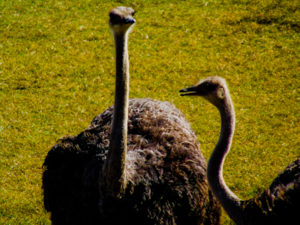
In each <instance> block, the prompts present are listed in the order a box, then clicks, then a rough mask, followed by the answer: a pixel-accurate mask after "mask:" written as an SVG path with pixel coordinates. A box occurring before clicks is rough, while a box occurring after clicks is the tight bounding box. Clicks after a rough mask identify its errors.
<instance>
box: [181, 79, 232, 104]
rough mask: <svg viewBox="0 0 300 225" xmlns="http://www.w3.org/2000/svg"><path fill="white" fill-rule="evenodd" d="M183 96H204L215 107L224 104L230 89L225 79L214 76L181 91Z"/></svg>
mask: <svg viewBox="0 0 300 225" xmlns="http://www.w3.org/2000/svg"><path fill="white" fill-rule="evenodd" d="M180 92H181V93H182V94H181V96H187V95H188V96H202V97H204V98H205V99H207V100H208V101H209V102H211V103H212V104H214V105H215V106H217V107H218V106H220V105H223V104H224V101H225V97H226V96H227V93H226V92H228V89H227V85H226V82H225V80H224V79H223V78H221V77H218V76H214V77H208V78H206V79H204V80H200V81H199V82H198V83H197V84H196V85H194V86H192V87H188V88H184V89H181V90H180Z"/></svg>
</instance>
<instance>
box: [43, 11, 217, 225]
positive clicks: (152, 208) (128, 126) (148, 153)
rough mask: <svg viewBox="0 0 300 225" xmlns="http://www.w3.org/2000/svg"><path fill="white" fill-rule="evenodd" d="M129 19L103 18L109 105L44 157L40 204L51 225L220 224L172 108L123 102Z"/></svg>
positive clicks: (194, 151) (195, 148)
mask: <svg viewBox="0 0 300 225" xmlns="http://www.w3.org/2000/svg"><path fill="white" fill-rule="evenodd" d="M133 14H134V11H133V9H131V8H127V7H117V8H115V9H113V10H111V11H110V14H109V15H110V22H109V23H110V27H111V29H112V32H113V35H114V39H115V47H116V90H115V104H114V106H113V107H110V108H108V109H107V110H105V111H104V112H103V113H102V114H101V115H98V116H96V117H95V118H94V119H93V121H92V123H91V124H90V126H89V127H88V128H87V129H86V130H84V131H83V132H82V133H80V134H79V135H77V136H74V137H66V138H63V139H62V140H60V142H59V143H57V144H56V145H55V146H54V147H53V148H52V149H51V150H50V151H49V153H48V155H47V157H46V159H45V162H44V168H45V171H44V173H43V188H44V204H45V208H46V209H47V210H48V211H49V212H51V220H52V222H53V224H105V225H110V224H113V225H117V224H130V225H132V224H137V225H138V224H139V225H141V224H143V225H171V224H172V225H183V224H184V225H185V224H190V225H193V224H194V225H200V224H205V225H208V224H219V221H220V205H219V203H218V202H217V201H216V199H215V198H214V196H213V194H212V193H211V191H210V190H209V187H208V182H207V179H206V162H205V160H204V158H203V156H202V154H201V152H200V150H199V144H198V142H197V138H196V135H195V134H194V132H193V131H192V129H191V128H190V125H189V124H188V122H187V121H186V119H185V118H184V116H183V115H182V113H181V112H180V111H179V110H178V109H176V108H175V107H174V106H173V105H172V104H170V103H168V102H160V101H156V100H152V99H131V100H128V92H129V85H128V84H129V62H128V52H127V39H128V33H129V31H130V28H131V27H132V25H133V23H134V22H135V20H134V19H133Z"/></svg>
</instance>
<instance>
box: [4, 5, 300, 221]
mask: <svg viewBox="0 0 300 225" xmlns="http://www.w3.org/2000/svg"><path fill="white" fill-rule="evenodd" d="M119 5H126V6H131V7H133V8H134V9H136V10H137V13H136V15H135V18H136V20H137V23H136V26H135V27H134V28H133V31H132V33H131V35H130V40H129V55H130V72H131V83H130V88H131V89H130V97H151V98H155V99H158V100H165V101H170V102H172V103H173V104H175V105H176V106H177V107H178V108H179V109H180V110H182V111H183V113H184V114H185V115H186V117H187V118H188V120H189V121H190V122H191V124H192V127H193V129H194V130H195V132H196V133H197V135H198V138H199V141H200V143H201V150H202V152H203V154H204V156H205V158H206V159H208V158H209V155H210V153H211V152H212V150H213V147H214V145H215V143H216V141H217V138H218V135H219V128H220V118H219V115H218V112H217V110H216V109H215V108H214V107H213V106H211V105H210V104H209V103H207V102H206V101H204V100H202V99H200V98H182V97H180V96H179V94H178V91H179V89H181V88H184V87H187V86H190V85H192V84H194V83H196V82H197V81H198V80H199V79H202V78H205V77H207V76H212V75H219V76H222V77H224V78H225V79H226V80H227V82H228V86H229V88H230V92H231V95H232V99H233V101H234V104H235V108H236V117H237V125H236V133H235V137H234V141H233V147H232V151H231V153H230V154H229V156H228V157H227V159H226V162H225V168H224V173H225V174H224V176H225V179H226V181H227V183H228V185H229V186H230V188H232V190H233V191H234V192H235V193H236V194H237V195H238V196H240V197H241V198H251V197H252V196H254V195H255V194H256V193H258V192H260V191H261V190H263V189H264V188H266V187H268V185H269V184H270V183H271V181H272V180H273V179H274V178H275V177H276V175H277V174H278V173H279V172H280V171H281V170H282V169H284V168H285V167H286V165H288V163H289V162H291V161H292V160H294V159H295V158H296V157H297V156H299V155H300V149H299V136H298V135H299V132H300V127H299V111H300V104H299V99H300V96H299V88H300V81H299V71H300V5H299V1H297V0H291V1H288V0H282V1H279V0H277V1H276V0H268V1H247V0H230V1H221V0H211V1H209V0H207V1H192V0H188V1H175V0H173V1H169V0H168V1H167V0H164V1H156V0H152V1H146V0H144V1H97V0H76V1H42V0H32V1H25V0H2V1H0V149H1V151H0V178H1V179H0V224H50V221H49V215H48V214H47V213H46V212H45V210H44V209H43V200H42V199H43V197H42V190H41V174H42V164H43V160H44V158H45V156H46V154H47V152H48V151H49V150H50V148H51V146H53V145H54V144H55V142H56V140H57V139H59V138H60V137H62V136H65V135H75V134H78V133H79V132H80V131H82V130H83V129H85V128H86V127H87V126H88V125H89V123H90V121H91V120H92V119H93V118H94V116H95V115H97V114H99V113H101V112H102V111H104V110H105V109H106V108H107V107H109V106H110V105H112V104H113V93H114V49H113V47H114V45H113V44H114V43H113V38H112V34H111V32H110V30H109V28H108V11H109V10H110V9H111V8H113V7H115V6H119ZM223 224H226V225H228V224H232V222H230V220H229V219H228V217H227V216H226V215H224V218H223Z"/></svg>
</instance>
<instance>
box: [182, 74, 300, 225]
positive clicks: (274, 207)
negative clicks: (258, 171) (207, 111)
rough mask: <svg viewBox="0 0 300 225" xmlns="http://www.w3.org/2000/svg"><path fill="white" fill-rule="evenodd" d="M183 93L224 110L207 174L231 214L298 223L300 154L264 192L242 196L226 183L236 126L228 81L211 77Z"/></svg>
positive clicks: (243, 220) (248, 223) (244, 220)
mask: <svg viewBox="0 0 300 225" xmlns="http://www.w3.org/2000/svg"><path fill="white" fill-rule="evenodd" d="M180 92H182V93H183V94H182V95H183V96H184V95H189V96H191V95H192V96H193V95H195V96H202V97H204V98H205V99H207V100H208V101H209V102H211V103H212V104H213V105H215V106H216V107H217V108H218V110H219V112H220V114H221V123H222V124H221V134H220V138H219V141H218V143H217V145H216V147H215V149H214V151H213V153H212V155H211V157H210V159H209V162H208V168H207V178H208V182H209V185H210V187H211V189H212V191H213V193H214V195H215V196H216V197H217V198H218V199H219V201H220V202H221V204H222V206H223V208H224V209H225V210H226V211H227V213H228V215H229V216H230V217H231V219H232V220H234V221H235V222H236V223H237V224H241V225H267V224H270V225H282V224H295V223H297V222H295V221H298V216H299V215H298V214H299V210H300V158H298V159H297V160H295V161H294V162H292V163H291V164H290V165H289V166H288V167H287V168H286V169H285V170H284V171H283V172H282V173H281V174H279V175H278V177H277V178H276V179H275V180H274V181H273V182H272V184H271V185H270V187H269V188H268V189H267V190H265V191H264V192H263V193H261V194H259V195H258V196H255V197H254V198H252V199H249V200H241V199H239V198H238V197H237V196H236V195H235V194H234V193H233V192H232V191H231V190H230V189H229V188H228V187H227V185H226V184H225V181H224V179H223V171H222V170H223V164H224V160H225V157H226V155H227V154H228V152H229V150H230V146H231V142H232V138H233V133H234V126H235V113H234V107H233V104H232V101H231V98H230V94H229V90H228V88H227V86H226V82H225V80H224V79H223V78H221V77H217V76H215V77H209V78H207V79H205V80H202V81H200V82H199V83H198V84H197V85H195V86H192V87H190V88H186V89H182V90H181V91H180Z"/></svg>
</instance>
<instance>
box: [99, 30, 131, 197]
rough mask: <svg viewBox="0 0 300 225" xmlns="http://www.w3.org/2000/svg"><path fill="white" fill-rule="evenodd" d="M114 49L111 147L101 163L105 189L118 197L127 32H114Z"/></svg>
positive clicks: (121, 178) (123, 144)
mask: <svg viewBox="0 0 300 225" xmlns="http://www.w3.org/2000/svg"><path fill="white" fill-rule="evenodd" d="M114 39H115V48H116V84H115V103H114V112H113V119H112V125H111V135H110V146H109V152H108V156H107V160H106V162H105V165H104V176H106V191H107V192H109V193H108V194H110V195H112V196H113V197H117V198H119V197H121V196H122V194H123V193H124V192H125V189H126V184H127V180H126V176H125V159H126V153H127V123H128V99H129V62H128V51H127V40H128V32H125V33H121V34H120V33H118V34H114Z"/></svg>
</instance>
